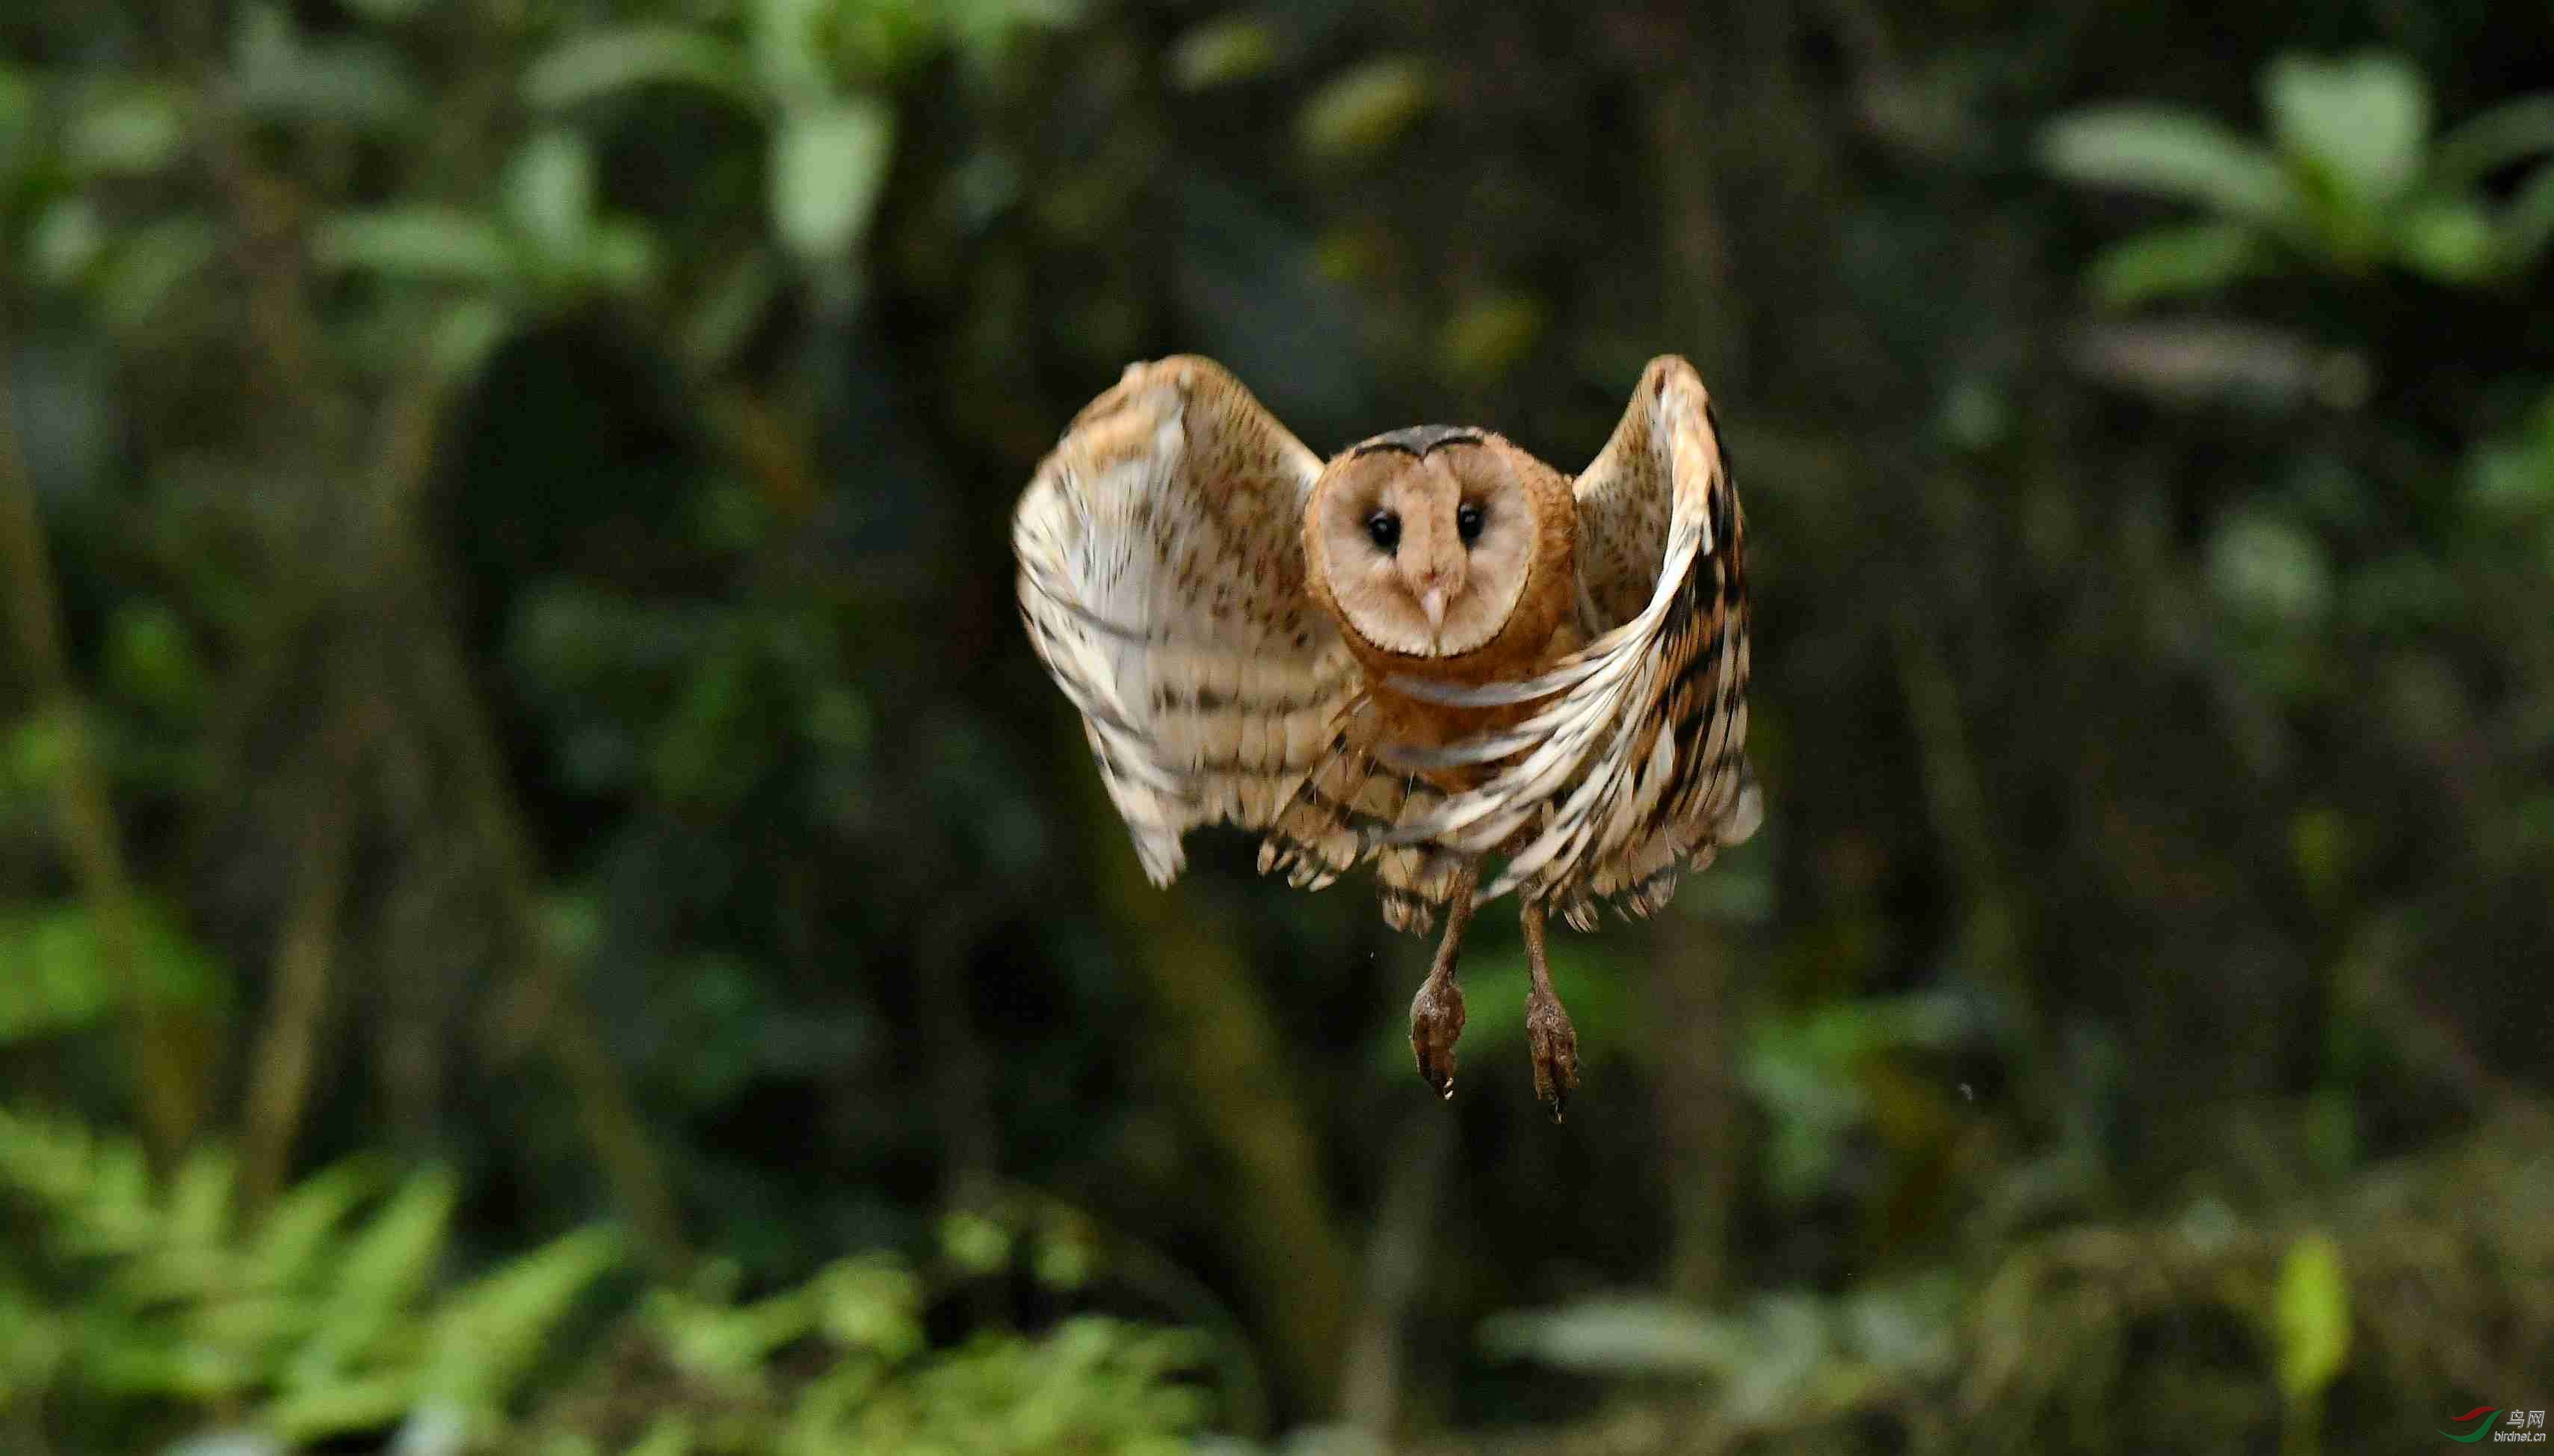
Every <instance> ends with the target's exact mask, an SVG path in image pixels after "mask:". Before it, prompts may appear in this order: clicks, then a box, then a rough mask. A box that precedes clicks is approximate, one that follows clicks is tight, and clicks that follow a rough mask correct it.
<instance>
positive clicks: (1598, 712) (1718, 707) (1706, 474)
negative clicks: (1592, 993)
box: [1392, 356, 1764, 928]
mask: <svg viewBox="0 0 2554 1456" xmlns="http://www.w3.org/2000/svg"><path fill="white" fill-rule="evenodd" d="M1573 494H1574V495H1575V497H1576V503H1577V511H1578V539H1579V553H1578V554H1579V561H1578V571H1579V585H1580V589H1581V595H1582V598H1583V599H1584V607H1583V609H1582V610H1583V611H1584V612H1585V614H1586V615H1588V616H1590V617H1592V618H1593V622H1594V624H1595V625H1598V626H1601V627H1608V628H1610V629H1608V630H1604V631H1603V632H1602V633H1601V635H1598V636H1597V637H1596V638H1595V639H1594V640H1592V641H1590V642H1589V643H1588V644H1587V645H1586V646H1585V647H1584V648H1582V649H1580V650H1579V651H1577V652H1574V653H1571V654H1570V655H1569V656H1567V657H1566V658H1564V659H1563V660H1562V661H1561V662H1560V663H1559V664H1558V665H1557V666H1555V667H1554V668H1553V669H1552V670H1551V671H1549V672H1546V673H1543V674H1541V675H1540V676H1538V677H1536V678H1534V679H1532V680H1529V681H1524V682H1515V683H1504V684H1490V685H1487V686H1484V687H1479V688H1461V687H1454V686H1451V685H1441V684H1432V683H1425V682H1415V681H1407V680H1404V681H1397V682H1396V684H1395V686H1396V687H1397V688H1399V689H1400V690H1401V691H1403V692H1407V693H1409V694H1411V695H1413V696H1417V697H1425V698H1432V699H1436V700H1438V701H1441V702H1450V703H1462V704H1471V705H1488V704H1499V703H1524V702H1537V701H1540V702H1541V703H1542V706H1541V707H1539V708H1538V709H1537V710H1536V711H1535V712H1534V713H1533V714H1532V715H1531V716H1530V717H1528V718H1526V719H1525V720H1524V721H1523V722H1521V723H1519V724H1518V725H1516V726H1515V727H1514V728H1508V729H1504V730H1501V731H1497V732H1492V733H1487V734H1483V735H1481V736H1478V737H1475V738H1473V739H1470V740H1468V741H1466V742H1463V743H1459V744H1456V745H1454V746H1453V747H1451V748H1449V749H1444V750H1439V751H1436V752H1431V753H1426V754H1410V755H1403V757H1404V759H1405V761H1414V762H1424V763H1429V764H1452V763H1486V764H1493V765H1496V767H1495V771H1494V772H1493V773H1492V775H1491V777H1490V778H1489V779H1488V781H1486V782H1485V783H1483V784H1481V785H1480V786H1479V787H1477V788H1474V789H1471V790H1469V791H1466V792H1464V793H1460V794H1455V795H1452V796H1451V797H1450V798H1448V799H1447V800H1446V801H1445V802H1444V803H1443V804H1442V805H1440V806H1438V807H1437V808H1436V809H1435V811H1434V812H1433V813H1431V814H1429V815H1427V816H1425V817H1423V818H1420V819H1416V820H1409V821H1405V822H1404V823H1403V824H1402V825H1401V826H1400V827H1399V829H1398V830H1397V831H1396V833H1395V834H1394V835H1393V837H1392V838H1393V839H1394V840H1396V841H1417V840H1437V841H1439V842H1441V843H1445V844H1448V845H1451V846H1453V847H1456V848H1460V849H1467V850H1471V851H1473V852H1477V853H1496V852H1499V851H1501V850H1502V849H1505V848H1508V847H1509V846H1511V845H1515V844H1516V843H1517V840H1519V838H1520V837H1521V836H1522V835H1524V834H1525V833H1526V832H1529V831H1530V832H1531V838H1529V839H1526V840H1525V841H1524V842H1523V843H1522V845H1520V846H1517V847H1516V848H1515V851H1514V852H1513V853H1512V854H1510V856H1509V859H1508V863H1507V867H1506V870H1505V872H1504V873H1503V874H1502V875H1501V876H1500V877H1499V878H1498V879H1497V880H1495V881H1493V882H1492V883H1491V884H1489V885H1488V886H1486V887H1485V888H1484V889H1483V890H1482V892H1481V898H1484V899H1488V898H1494V897H1496V896H1499V895H1502V894H1505V893H1507V892H1508V891H1510V890H1522V891H1523V892H1524V893H1525V894H1526V895H1527V896H1528V897H1529V898H1531V899H1535V900H1542V901H1547V902H1549V903H1551V904H1552V905H1554V906H1555V907H1556V908H1557V909H1559V910H1560V911H1561V912H1562V913H1563V914H1564V915H1565V916H1567V918H1568V920H1569V921H1570V923H1571V924H1573V925H1577V926H1580V927H1582V928H1584V927H1585V926H1587V925H1589V924H1591V923H1592V922H1593V920H1594V916H1595V909H1596V906H1597V905H1598V904H1600V903H1603V902H1608V901H1610V902H1612V903H1614V904H1616V905H1618V906H1619V907H1621V908H1622V909H1623V910H1624V911H1626V912H1627V913H1630V914H1633V915H1646V914H1648V913H1650V912H1651V911H1652V910H1655V909H1656V908H1658V907H1659V906H1660V905H1663V904H1665V903H1666V902H1667V899H1668V897H1669V895H1671V894H1673V893H1674V891H1675V888H1676V881H1677V877H1678V875H1679V874H1681V873H1682V872H1683V871H1684V870H1686V869H1689V868H1693V869H1698V868H1700V867H1701V866H1702V865H1704V864H1707V863H1709V862H1710V860H1711V858H1712V856H1713V855H1714V854H1715V853H1716V852H1717V851H1718V849H1719V848H1720V847H1721V846H1723V845H1728V844H1735V843H1738V842H1740V841H1742V840H1745V839H1747V837H1748V836H1750V835H1752V834H1754V833H1755V831H1756V827H1757V825H1758V824H1759V823H1760V822H1761V821H1762V819H1763V818H1764V800H1763V796H1762V794H1761V793H1760V791H1759V790H1758V789H1757V787H1756V781H1755V776H1754V774H1753V772H1752V771H1751V770H1750V769H1749V768H1748V765H1747V757H1746V751H1745V749H1746V742H1747V657H1748V653H1747V614H1748V608H1747V575H1746V552H1745V547H1746V526H1745V520H1744V517H1743V515H1742V513H1741V512H1740V510H1739V506H1738V491H1737V487H1736V486H1735V485H1734V484H1733V483H1732V481H1731V479H1730V473H1729V462H1728V458H1727V456H1726V455H1725V454H1724V453H1723V451H1722V449H1721V445H1720V437H1719V430H1718V428H1717V426H1716V424H1715V423H1714V421H1713V419H1712V415H1711V404H1710V397H1709V395H1708V394H1707V393H1706V392H1704V390H1703V387H1702V381H1701V379H1700V378H1698V377H1697V376H1696V375H1695V374H1694V372H1693V367H1692V366H1691V365H1689V364H1687V363H1685V361H1683V359H1679V358H1676V357H1673V356H1669V357H1663V358H1660V359H1657V360H1653V361H1652V362H1651V364H1650V367H1649V369H1648V370H1647V371H1646V372H1644V373H1643V374H1642V376H1641V384H1640V388H1639V389H1638V390H1637V391H1636V392H1634V393H1633V395H1632V402H1631V405H1630V407H1629V408H1628V409H1626V410H1625V411H1624V414H1623V419H1622V422H1621V423H1620V424H1618V425H1617V426H1616V427H1615V429H1614V435H1613V438H1612V439H1611V440H1609V441H1607V442H1606V445H1605V449H1604V450H1603V452H1602V453H1600V454H1599V455H1598V456H1597V457H1596V459H1595V461H1594V462H1593V463H1592V464H1590V465H1589V466H1588V467H1587V469H1586V471H1585V472H1584V473H1582V474H1581V475H1580V476H1579V478H1578V481H1577V484H1576V486H1575V488H1574V492H1573Z"/></svg>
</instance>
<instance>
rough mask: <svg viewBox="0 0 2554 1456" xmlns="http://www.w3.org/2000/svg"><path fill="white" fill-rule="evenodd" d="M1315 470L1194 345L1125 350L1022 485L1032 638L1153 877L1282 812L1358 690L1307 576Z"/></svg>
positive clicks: (1023, 598)
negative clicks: (1144, 352)
mask: <svg viewBox="0 0 2554 1456" xmlns="http://www.w3.org/2000/svg"><path fill="white" fill-rule="evenodd" d="M1321 468H1322V463H1321V461H1320V460H1319V459H1318V458H1317V457H1315V456H1314V454H1313V452H1312V451H1310V450H1308V449H1306V448H1305V447H1304V445H1303V443H1302V442H1301V441H1299V440H1297V439H1296V438H1295V437H1294V436H1293V435H1291V434H1289V433H1287V431H1286V429H1285V427H1284V426H1283V425H1280V424H1279V423H1278V422H1277V421H1276V419H1275V418H1274V417H1273V416H1271V415H1270V414H1269V413H1268V411H1267V410H1266V409H1265V408H1263V407H1262V406H1261V405H1260V403H1259V401H1258V400H1257V399H1254V398H1252V397H1251V394H1250V392H1249V391H1247V390H1245V389H1243V388H1242V386H1241V384H1240V382H1239V381H1237V380H1235V379H1234V378H1233V377H1232V376H1231V375H1230V374H1228V373H1226V372H1225V371H1224V370H1223V369H1222V367H1221V366H1219V365H1217V364H1215V363H1214V362H1213V361H1211V360H1206V359H1200V358H1195V357H1185V356H1184V357H1178V358H1171V359H1163V360H1159V361H1156V362H1154V363H1150V364H1136V365H1130V366H1129V367H1128V368H1127V370H1126V373H1125V375H1124V377H1122V378H1121V379H1119V380H1118V382H1117V384H1116V386H1115V387H1114V388H1112V389H1110V390H1109V391H1108V392H1106V393H1104V394H1102V395H1101V396H1100V397H1099V398H1097V399H1095V400H1093V401H1092V402H1091V404H1090V405H1089V406H1088V407H1086V408H1085V409H1084V410H1083V411H1082V412H1081V413H1080V414H1079V415H1076V416H1075V417H1074V420H1073V423H1072V425H1071V426H1070V427H1068V428H1067V429H1066V431H1065V433H1064V437H1063V438H1062V439H1061V440H1060V441H1059V442H1058V443H1057V445H1056V448H1055V450H1054V451H1053V452H1052V453H1051V454H1049V455H1048V456H1047V458H1046V460H1045V461H1044V462H1043V463H1042V464H1040V465H1039V467H1038V470H1037V475H1036V477H1035V478H1034V479H1033V480H1032V481H1031V482H1030V484H1029V488H1028V490H1027V491H1026V492H1025V493H1023V494H1022V496H1021V497H1020V504H1019V509H1018V512H1017V513H1016V514H1015V515H1014V516H1013V518H1012V523H1011V544H1012V548H1013V550H1014V552H1015V553H1016V554H1017V556H1018V558H1019V564H1020V574H1019V594H1020V611H1021V615H1022V616H1023V617H1025V618H1026V621H1027V624H1028V632H1029V639H1030V641H1031V642H1032V643H1034V644H1035V645H1036V647H1037V651H1038V656H1039V657H1040V658H1041V659H1043V660H1044V661H1045V663H1046V666H1047V670H1048V671H1049V672H1050V673H1052V674H1054V676H1055V680H1056V682H1057V683H1058V685H1060V686H1061V687H1062V688H1063V689H1064V692H1065V695H1066V696H1067V697H1068V698H1070V699H1071V700H1072V701H1073V705H1074V707H1076V708H1078V709H1080V710H1081V712H1082V718H1083V724H1084V727H1085V728H1086V729H1087V730H1088V733H1089V736H1090V739H1091V751H1092V752H1093V754H1094V755H1095V756H1097V757H1098V759H1099V761H1100V772H1101V776H1102V778H1103V780H1104V781H1105V782H1106V783H1107V785H1108V793H1109V797H1110V798H1112V799H1113V800H1115V801H1116V804H1117V810H1118V813H1119V814H1121V815H1123V816H1124V817H1125V820H1126V824H1127V827H1128V828H1129V829H1130V830H1131V831H1133V833H1134V838H1135V848H1136V852H1137V853H1138V855H1139V856H1140V857H1141V858H1142V860H1143V863H1144V872H1145V874H1146V875H1147V876H1149V877H1150V878H1151V879H1152V881H1153V882H1154V883H1155V884H1168V883H1169V882H1170V881H1171V880H1172V879H1174V878H1176V877H1177V876H1178V874H1179V871H1180V868H1181V865H1182V864H1183V862H1184V856H1183V854H1182V852H1181V848H1180V837H1181V836H1182V835H1183V834H1184V833H1186V832H1187V831H1188V830H1190V829H1192V828H1195V827H1197V826H1199V825H1205V824H1213V823H1217V822H1227V823H1232V824H1237V825H1240V826H1242V827H1244V828H1248V829H1258V828H1264V827H1266V826H1268V825H1269V824H1271V823H1272V822H1273V821H1274V820H1275V818H1276V816H1277V814H1278V812H1279V811H1280V810H1281V809H1282V808H1284V807H1285V805H1286V804H1287V802H1288V801H1289V799H1290V798H1291V797H1292V796H1293V794H1294V792H1295V790H1296V788H1297V787H1298V786H1299V785H1300V784H1301V783H1302V782H1303V780H1304V777H1305V775H1306V774H1307V773H1308V772H1309V771H1310V770H1311V769H1312V767H1313V766H1314V765H1315V763H1317V762H1318V761H1319V760H1320V758H1321V756H1322V754H1323V753H1324V751H1325V750H1327V749H1328V748H1329V747H1330V745H1331V742H1332V737H1333V730H1332V727H1331V724H1332V720H1333V718H1334V717H1335V715H1336V714H1337V712H1338V710H1339V709H1340V708H1341V707H1342V706H1343V705H1344V704H1345V703H1346V702H1347V701H1348V700H1349V699H1351V698H1353V697H1354V696H1355V694H1356V691H1357V687H1358V682H1357V676H1356V671H1355V665H1354V661H1353V659H1352V658H1351V657H1350V656H1349V655H1348V651H1347V648H1346V647H1345V646H1344V645H1343V644H1342V643H1341V642H1340V641H1339V639H1338V634H1337V630H1336V628H1335V627H1334V626H1333V625H1332V623H1331V621H1330V618H1329V617H1328V616H1327V615H1325V614H1324V613H1323V611H1322V609H1321V607H1320V606H1319V605H1318V604H1317V603H1316V602H1315V601H1314V600H1313V598H1312V596H1311V594H1310V593H1309V592H1308V591H1307V590H1306V589H1305V584H1304V548H1303V523H1304V507H1305V502H1306V499H1307V497H1308V496H1309V495H1310V493H1311V491H1312V487H1313V482H1314V479H1315V478H1316V477H1317V476H1319V475H1320V474H1321Z"/></svg>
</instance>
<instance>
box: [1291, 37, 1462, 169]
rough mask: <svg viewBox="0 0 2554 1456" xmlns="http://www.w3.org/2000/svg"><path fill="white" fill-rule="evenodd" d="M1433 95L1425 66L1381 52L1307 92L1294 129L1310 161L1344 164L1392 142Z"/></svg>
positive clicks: (1410, 58) (1414, 120) (1423, 110)
mask: <svg viewBox="0 0 2554 1456" xmlns="http://www.w3.org/2000/svg"><path fill="white" fill-rule="evenodd" d="M1435 94H1436V83H1435V79H1434V77H1433V76H1432V74H1431V73H1430V71H1429V69H1428V67H1427V65H1426V64H1425V63H1424V62H1422V61H1420V60H1419V59H1417V58H1416V57H1413V56H1377V57H1376V58H1374V59H1372V60H1367V61H1364V62H1361V63H1359V64H1357V65H1354V66H1351V67H1350V68H1348V69H1347V70H1345V71H1342V72H1341V73H1339V74H1338V75H1337V76H1335V77H1333V78H1332V79H1331V80H1330V81H1328V82H1326V83H1325V84H1324V85H1323V86H1322V88H1321V89H1320V90H1317V91H1315V92H1314V93H1313V96H1312V99H1311V100H1309V101H1306V102H1305V103H1304V109H1303V112H1302V114H1301V115H1300V116H1298V117H1297V118H1296V124H1295V133H1296V136H1297V137H1299V138H1300V139H1301V140H1302V142H1303V146H1304V150H1305V151H1306V152H1307V153H1309V154H1311V155H1312V156H1313V157H1314V158H1315V159H1316V160H1318V161H1324V162H1344V161H1349V160H1352V159H1355V158H1359V157H1364V156H1367V155H1368V154H1371V153H1374V152H1379V151H1381V150H1382V149H1384V148H1385V147H1388V146H1390V145H1391V144H1392V143H1394V142H1395V141H1398V140H1399V139H1400V138H1401V136H1402V134H1403V133H1405V132H1407V131H1409V130H1410V128H1411V127H1412V126H1413V125H1415V124H1416V123H1417V122H1418V120H1419V118H1420V117H1422V116H1423V115H1425V114H1426V113H1427V111H1428V108H1429V106H1430V104H1431V103H1432V102H1433V101H1434V99H1435Z"/></svg>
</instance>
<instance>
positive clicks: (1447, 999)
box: [1410, 965, 1463, 1099]
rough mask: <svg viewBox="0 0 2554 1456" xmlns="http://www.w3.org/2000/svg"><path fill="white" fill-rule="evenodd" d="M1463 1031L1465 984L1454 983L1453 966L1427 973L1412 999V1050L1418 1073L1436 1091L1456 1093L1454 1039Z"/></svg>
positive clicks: (1446, 1094)
mask: <svg viewBox="0 0 2554 1456" xmlns="http://www.w3.org/2000/svg"><path fill="white" fill-rule="evenodd" d="M1462 1035H1463V988H1462V987H1460V986H1458V985H1456V984H1454V975H1453V968H1452V967H1451V965H1447V966H1441V967H1440V968H1438V969H1436V970H1432V971H1430V972H1429V973H1428V979H1427V980H1425V981H1422V982H1421V983H1420V986H1419V994H1418V995H1417V996H1415V997H1413V998H1411V1002H1410V1052H1411V1055H1412V1056H1413V1057H1415V1058H1417V1059H1418V1062H1419V1074H1420V1075H1421V1076H1422V1077H1425V1078H1426V1079H1427V1081H1428V1085H1430V1086H1432V1087H1435V1088H1436V1089H1437V1095H1439V1096H1440V1097H1445V1098H1450V1099H1451V1097H1452V1096H1453V1095H1454V1043H1455V1042H1457V1041H1459V1040H1460V1039H1461V1038H1462Z"/></svg>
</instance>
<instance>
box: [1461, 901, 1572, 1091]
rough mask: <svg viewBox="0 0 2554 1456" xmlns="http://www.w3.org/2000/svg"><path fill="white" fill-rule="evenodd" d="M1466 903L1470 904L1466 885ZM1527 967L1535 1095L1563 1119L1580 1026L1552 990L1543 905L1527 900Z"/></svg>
mask: <svg viewBox="0 0 2554 1456" xmlns="http://www.w3.org/2000/svg"><path fill="white" fill-rule="evenodd" d="M1463 902H1464V904H1465V905H1467V906H1468V905H1469V904H1470V903H1471V894H1470V887H1469V886H1468V885H1467V886H1465V892H1464V897H1463ZM1525 968H1526V975H1527V976H1528V977H1529V978H1530V980H1531V981H1532V984H1531V985H1530V986H1529V987H1528V988H1527V990H1526V993H1525V1044H1526V1050H1527V1051H1529V1052H1531V1053H1532V1054H1533V1055H1534V1094H1535V1095H1536V1096H1538V1097H1540V1098H1542V1099H1543V1101H1544V1104H1545V1105H1546V1106H1548V1107H1550V1108H1551V1109H1552V1120H1553V1121H1555V1122H1559V1121H1561V1107H1562V1103H1563V1102H1565V1101H1566V1100H1567V1098H1568V1096H1569V1094H1570V1093H1571V1092H1573V1091H1575V1090H1577V1087H1578V1029H1577V1028H1575V1027H1573V1026H1571V1025H1570V1024H1569V1012H1568V1010H1567V1008H1566V1007H1564V1006H1563V1005H1562V1004H1561V997H1560V996H1559V995H1557V994H1555V993H1554V991H1553V989H1552V967H1551V965H1550V964H1548V963H1546V961H1545V960H1544V952H1543V906H1542V905H1541V904H1539V903H1537V902H1536V901H1532V900H1528V901H1526V902H1525Z"/></svg>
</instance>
